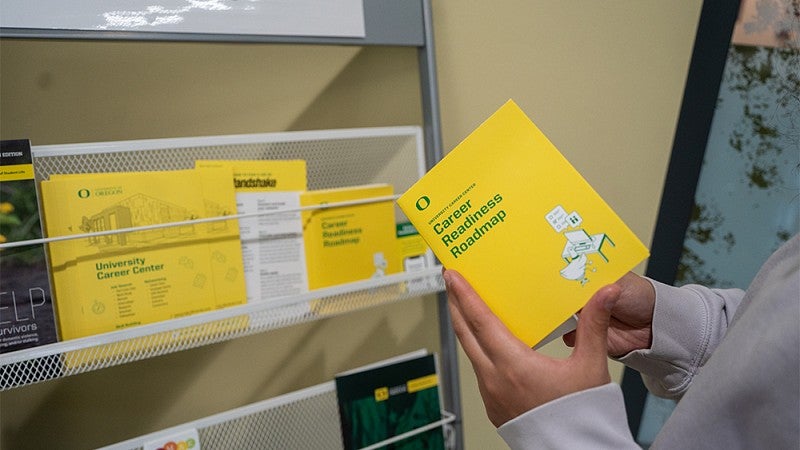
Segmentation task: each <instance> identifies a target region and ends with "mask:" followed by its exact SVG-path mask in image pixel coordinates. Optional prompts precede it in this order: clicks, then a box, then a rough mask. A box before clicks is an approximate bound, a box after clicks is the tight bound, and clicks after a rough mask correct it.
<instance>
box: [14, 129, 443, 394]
mask: <svg viewBox="0 0 800 450" xmlns="http://www.w3.org/2000/svg"><path fill="white" fill-rule="evenodd" d="M197 159H304V160H306V161H307V169H308V182H309V189H321V188H329V187H341V186H349V185H357V184H367V183H374V182H388V183H391V184H392V185H393V186H394V188H395V191H396V192H401V191H404V190H405V189H407V188H408V187H410V185H411V184H413V182H414V181H415V180H416V179H417V178H418V177H419V175H420V174H421V173H422V172H423V171H424V165H423V164H422V161H423V160H424V157H423V155H422V137H421V131H420V129H419V128H417V127H388V128H369V129H345V130H324V131H308V132H293V133H271V134H258V135H238V136H216V137H203V138H185V139H183V138H182V139H160V140H144V141H122V142H113V143H96V144H86V145H79V144H70V145H64V146H43V147H37V148H34V170H35V172H36V177H37V180H39V181H40V180H43V179H47V178H48V177H49V175H50V174H54V173H89V172H114V171H120V172H122V171H144V170H170V169H183V168H190V167H193V165H194V161H195V160H197ZM378 200H382V201H387V200H391V199H378ZM396 214H397V217H398V220H400V221H402V220H404V216H403V215H402V212H401V211H400V210H399V208H398V209H396ZM230 219H231V217H227V218H225V220H230ZM127 231H130V230H117V232H127ZM73 238H74V237H73ZM56 239H61V238H60V237H48V238H45V239H43V240H41V241H43V242H47V241H48V240H56ZM440 274H441V268H440V267H439V268H437V267H433V268H428V269H425V270H422V271H419V272H413V273H400V274H392V275H388V276H385V277H382V278H378V279H370V280H364V281H359V282H354V283H349V284H344V285H339V286H334V287H331V288H325V289H320V290H315V291H312V292H308V293H305V294H301V295H295V296H290V297H281V298H275V299H270V300H269V301H268V302H265V303H252V304H246V305H241V306H235V307H230V308H226V309H221V310H216V311H212V312H208V313H203V314H197V315H193V316H188V317H183V318H180V319H173V320H169V321H164V322H158V323H152V324H147V325H142V326H139V327H135V328H130V329H124V330H120V331H115V332H111V333H105V334H101V335H95V336H90V337H86V338H81V339H72V340H68V341H64V342H58V343H55V344H50V345H46V346H41V347H35V348H31V349H26V350H20V351H16V352H12V353H9V354H3V355H0V390H7V389H11V388H15V387H19V386H24V385H27V384H31V383H36V382H39V381H44V380H48V379H53V378H59V377H64V376H69V375H74V374H78V373H83V372H87V371H91V370H96V369H100V368H104V367H110V366H114V365H118V364H124V363H127V362H131V361H137V360H141V359H146V358H151V357H154V356H158V355H163V354H167V353H172V352H176V351H181V350H185V349H189V348H195V347H199V346H203V345H207V344H211V343H216V342H222V341H226V340H230V339H235V338H238V337H242V336H246V335H250V334H255V333H261V332H264V331H268V330H272V329H277V328H281V327H287V326H291V325H295V324H299V323H303V322H308V321H313V320H317V319H320V318H325V317H331V316H334V315H338V314H344V313H347V312H351V311H355V310H358V309H363V308H367V307H372V306H377V305H381V304H386V303H389V302H394V301H400V300H405V299H410V298H417V297H419V296H420V295H424V294H429V293H434V292H439V291H441V290H443V288H444V286H443V283H442V280H441V275H440ZM56 301H57V299H56Z"/></svg>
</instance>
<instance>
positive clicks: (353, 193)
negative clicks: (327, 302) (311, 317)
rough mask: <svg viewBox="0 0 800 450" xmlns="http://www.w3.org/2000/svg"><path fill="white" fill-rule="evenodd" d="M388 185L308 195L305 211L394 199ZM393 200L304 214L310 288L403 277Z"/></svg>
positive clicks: (304, 197) (303, 202)
mask: <svg viewBox="0 0 800 450" xmlns="http://www.w3.org/2000/svg"><path fill="white" fill-rule="evenodd" d="M392 194H393V189H392V186H391V185H389V184H370V185H361V186H349V187H344V188H334V189H321V190H315V191H308V192H305V193H303V194H302V195H301V196H300V204H301V205H302V206H313V205H324V204H327V203H338V202H347V201H357V200H365V199H370V198H375V197H389V196H392ZM395 227H396V224H395V216H394V203H393V202H392V201H391V199H390V200H385V201H377V202H374V203H363V204H358V205H350V206H333V207H330V208H321V209H312V210H307V211H303V235H304V239H305V250H306V264H307V266H308V287H309V289H319V288H323V287H328V286H333V285H337V284H342V283H349V282H353V281H360V280H366V279H369V278H373V277H381V276H383V275H387V274H391V273H398V272H401V271H402V262H401V261H400V249H399V244H398V242H397V236H396V231H395Z"/></svg>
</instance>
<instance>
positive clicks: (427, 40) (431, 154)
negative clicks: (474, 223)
mask: <svg viewBox="0 0 800 450" xmlns="http://www.w3.org/2000/svg"><path fill="white" fill-rule="evenodd" d="M364 24H365V36H364V37H363V38H349V37H318V36H273V35H259V34H247V35H235V34H213V33H158V32H128V31H76V30H59V29H22V28H0V37H2V38H26V39H32V38H35V39H82V40H84V39H90V40H136V41H183V42H186V41H194V42H241V43H275V44H319V45H353V46H406V47H414V48H416V49H417V52H418V67H419V75H420V83H421V87H420V96H421V104H422V116H423V127H422V130H421V135H422V140H423V142H424V161H422V162H420V167H422V168H423V169H427V168H430V167H432V166H433V165H434V164H435V163H436V162H437V161H438V160H439V159H441V157H442V144H441V132H440V128H439V106H438V92H437V82H436V72H435V58H434V47H433V30H432V20H431V7H430V2H429V1H428V0H365V1H364ZM340 150H341V147H340V148H338V149H337V150H335V151H333V152H332V153H330V154H326V155H322V154H320V155H318V156H319V158H327V159H322V160H320V161H319V164H320V165H325V164H328V163H330V162H331V161H336V160H338V158H339V156H340V155H339V151H340ZM53 156H54V157H58V156H57V155H53ZM114 156H115V157H119V156H121V154H115V155H114ZM231 157H233V155H231ZM237 157H238V158H244V157H246V156H245V155H244V154H239V153H237ZM262 157H266V156H262ZM35 158H36V159H35V162H34V164H35V168H36V171H37V174H38V175H39V176H46V174H47V173H51V172H48V171H47V169H46V167H47V166H48V164H50V163H51V160H49V159H48V158H50V156H44V155H42V154H40V153H38V151H37V153H36V155H35ZM80 158H82V156H76V162H75V164H76V166H77V165H80ZM53 161H55V160H53ZM63 161H65V160H63V159H62V160H60V161H59V163H62V162H63ZM164 162H165V161H164V160H161V161H157V162H156V161H155V160H154V164H155V165H154V168H156V169H158V170H167V169H169V168H170V167H168V166H164V165H163V163H164ZM311 162H312V160H309V163H311ZM361 164H363V161H362V159H359V160H358V162H357V163H356V164H355V167H356V168H357V167H360V165H361ZM361 167H363V166H361ZM88 170H91V169H88ZM94 170H97V168H95V169H94ZM392 172H394V170H392ZM412 173H414V174H415V175H416V174H418V172H417V171H416V170H415V171H413V172H412ZM314 179H315V176H314V175H313V174H312V169H311V167H309V188H318V187H329V186H331V185H327V184H326V183H325V182H324V181H313V180H314ZM317 180H323V179H317ZM382 181H385V180H382ZM314 183H319V184H314ZM341 183H342V184H357V183H355V182H350V181H345V180H342V181H341ZM396 189H398V191H399V190H400V189H402V188H401V187H398V186H396ZM437 270H438V269H436V268H434V269H431V270H430V271H429V272H424V273H414V274H404V275H398V276H397V277H396V278H390V277H387V279H386V280H385V281H386V282H387V283H388V284H387V285H385V286H401V285H403V284H405V283H408V281H415V280H416V281H419V280H424V279H429V280H438V281H436V283H435V284H434V285H433V286H434V287H433V288H432V289H431V290H430V292H434V291H438V292H439V294H438V297H437V301H438V304H439V321H440V327H439V328H440V343H441V354H440V363H441V365H440V369H441V376H442V383H441V389H442V393H443V401H444V405H443V406H444V409H445V410H447V411H450V412H451V413H452V414H454V415H455V417H456V419H454V420H453V422H452V426H453V428H454V439H453V446H454V447H455V448H462V447H463V444H462V433H461V429H460V421H459V420H458V419H457V417H458V416H459V414H460V409H461V406H460V397H459V394H458V385H459V382H458V364H457V360H456V340H455V335H454V333H453V331H452V328H451V327H450V322H449V312H448V309H447V302H446V298H445V296H444V295H443V294H442V293H441V289H442V285H441V281H440V279H439V278H438V275H437V274H434V273H435V272H436V271H437ZM414 285H417V284H416V283H415V284H414ZM381 286H384V285H381ZM375 288H376V286H373V285H367V284H358V283H356V284H354V285H353V286H347V287H344V289H345V291H344V292H340V291H338V290H331V291H328V290H325V291H324V292H317V293H316V297H315V298H326V299H330V300H329V301H335V302H345V300H343V299H344V298H347V299H348V300H346V301H352V302H354V303H355V304H367V305H372V304H376V303H380V301H376V296H375V295H374V293H375ZM337 289H341V288H337ZM422 293H424V292H422ZM420 294H421V293H420V292H415V291H408V290H407V291H406V292H405V293H401V294H400V295H398V296H393V297H392V298H391V299H393V300H397V299H403V298H410V297H413V296H419V295H420ZM377 297H378V298H380V299H384V297H382V296H377ZM303 301H308V299H306V298H297V299H291V300H287V302H286V304H284V305H281V306H280V307H277V308H270V309H272V311H271V312H270V313H268V315H267V316H268V317H267V318H265V319H263V320H261V319H259V318H258V316H259V314H260V313H261V311H259V310H258V308H257V306H258V305H244V306H242V307H237V308H230V309H229V310H220V311H215V312H212V313H207V314H204V315H198V316H196V317H195V316H192V317H187V318H185V319H180V321H178V322H172V321H170V322H169V325H164V324H152V325H148V326H144V327H140V328H141V329H140V332H141V334H135V335H132V336H131V335H128V333H130V331H127V330H123V331H120V332H116V333H108V334H106V335H102V338H98V339H101V341H93V342H89V341H86V340H84V339H78V340H73V341H67V342H62V343H58V344H53V345H48V346H44V347H39V348H35V349H30V350H25V351H23V352H15V353H12V354H9V355H2V356H0V379H1V380H2V382H3V388H4V389H8V388H13V387H17V386H23V385H26V384H29V383H33V382H38V381H42V380H43V379H48V378H57V377H61V376H64V375H69V374H71V373H64V371H63V369H60V367H61V365H60V364H61V360H62V358H63V355H64V354H66V353H69V352H73V351H87V349H97V348H106V349H107V348H108V346H109V345H123V344H120V343H125V342H128V343H130V342H132V340H135V339H147V340H148V344H152V343H153V342H152V341H150V340H151V339H156V341H157V340H158V339H161V336H163V335H164V334H165V333H166V334H172V335H173V336H174V335H175V334H176V333H177V334H178V335H181V334H182V333H183V334H184V335H185V336H189V337H188V338H187V339H185V340H186V341H187V342H192V344H191V345H187V346H186V347H183V345H184V344H180V345H178V346H176V347H175V348H170V349H169V350H168V351H175V350H180V349H182V348H190V347H191V346H196V345H203V344H205V343H211V342H217V341H218V340H221V339H230V338H235V337H238V336H239V335H240V334H238V333H240V332H239V331H236V332H232V331H231V332H224V333H222V334H224V336H216V337H212V338H210V339H208V341H203V342H201V343H199V344H198V343H196V342H195V340H194V338H193V336H198V335H201V334H202V333H195V332H194V330H195V328H193V327H197V326H217V329H221V330H236V329H242V328H243V327H236V326H227V325H226V326H222V327H219V323H220V321H231V320H234V321H235V320H237V319H236V318H237V317H242V316H248V317H249V318H250V319H249V320H252V321H253V322H256V323H259V322H260V323H263V324H264V325H263V326H262V327H261V328H260V329H258V330H256V331H254V332H258V331H264V330H267V329H271V328H274V327H276V326H289V325H292V324H294V323H300V322H303V321H307V320H314V319H315V318H314V317H294V318H293V319H284V318H283V317H282V316H281V315H280V314H279V313H276V311H279V310H280V309H281V308H282V307H291V306H293V305H294V304H296V303H297V302H303ZM239 308H240V309H239ZM273 314H274V315H273ZM196 321H197V322H196ZM213 324H217V325H213ZM165 326H166V327H167V328H162V327H165ZM256 328H258V327H256ZM246 329H247V330H253V327H252V326H250V327H246ZM206 331H207V330H206ZM248 332H249V331H248ZM212 334H213V333H212ZM86 339H93V338H86ZM204 339H205V338H204ZM138 345H139V344H137V348H139V347H138ZM145 347H146V348H151V347H155V348H159V345H155V346H152V345H147V346H145ZM111 353H112V354H113V355H116V356H113V357H112V358H111V361H109V359H108V358H106V359H103V358H102V357H101V358H99V360H100V361H106V362H103V363H101V364H120V363H124V362H127V361H132V360H138V359H143V358H148V357H150V356H152V354H149V353H146V352H145V353H138V352H128V353H127V354H126V353H125V352H117V351H116V350H114V351H112V352H111ZM95 356H97V355H95ZM94 368H96V367H94V366H88V367H87V366H85V365H84V366H83V368H79V369H78V370H79V371H83V370H91V369H94ZM26 374H33V375H26ZM315 429H316V428H315Z"/></svg>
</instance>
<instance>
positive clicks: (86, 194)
mask: <svg viewBox="0 0 800 450" xmlns="http://www.w3.org/2000/svg"><path fill="white" fill-rule="evenodd" d="M78 197H80V198H89V190H88V189H81V190H79V191H78Z"/></svg>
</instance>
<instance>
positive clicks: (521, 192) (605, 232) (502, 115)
mask: <svg viewBox="0 0 800 450" xmlns="http://www.w3.org/2000/svg"><path fill="white" fill-rule="evenodd" d="M398 204H399V206H400V208H401V209H402V210H403V211H404V212H405V213H406V215H407V216H408V218H409V220H411V222H412V223H413V224H414V226H416V228H417V229H418V230H419V232H420V234H422V236H423V237H424V238H425V240H426V241H427V242H428V245H430V247H431V249H432V250H433V252H434V253H435V254H436V256H437V257H438V258H439V260H440V261H441V262H442V264H443V265H444V266H445V267H447V268H449V269H454V270H457V271H458V272H460V273H461V274H462V275H463V276H464V277H465V278H466V279H467V280H468V281H469V282H470V284H472V286H473V287H474V288H475V290H476V291H477V292H478V294H480V296H481V297H482V298H483V299H484V300H485V301H486V303H487V304H488V305H489V307H490V308H491V309H492V311H494V313H495V314H497V315H498V316H499V317H500V319H501V320H502V321H503V322H504V323H505V324H506V325H507V326H508V327H509V329H510V330H511V331H512V332H513V333H514V334H515V335H516V336H517V337H519V338H520V339H521V340H522V341H524V342H525V343H526V344H528V345H530V346H533V345H534V344H537V343H539V342H540V341H541V340H542V339H543V338H545V337H546V336H547V335H548V334H550V332H552V331H553V330H555V329H556V328H557V327H558V326H559V325H561V324H562V323H563V322H565V321H566V320H567V319H569V318H570V316H571V315H572V314H574V313H575V312H577V311H578V310H579V309H580V308H581V307H583V305H584V304H585V303H586V301H587V300H588V299H589V298H590V297H591V296H592V294H593V293H594V292H595V291H596V290H597V289H599V288H600V287H602V286H604V285H606V284H610V283H613V282H615V281H616V280H617V279H619V278H620V277H621V276H622V275H624V274H625V273H626V272H628V271H629V270H631V269H632V268H633V267H635V266H636V265H637V264H638V263H639V262H641V261H642V260H644V259H645V258H647V256H648V250H647V248H646V247H645V246H644V245H643V244H642V243H641V242H640V241H639V239H638V238H637V237H636V236H635V235H634V234H633V233H632V232H631V230H630V229H629V228H628V227H627V226H626V225H625V224H624V223H623V222H622V220H621V219H620V218H619V217H618V216H617V215H616V214H615V213H614V211H613V210H612V209H611V208H610V207H609V206H608V205H607V204H606V203H605V202H604V201H603V199H602V198H600V196H599V195H598V194H597V193H596V192H595V191H594V189H592V187H591V186H590V185H589V184H588V183H587V182H586V180H584V179H583V177H582V176H581V175H580V174H579V173H578V172H577V171H576V170H575V168H573V167H572V165H570V163H569V162H568V161H567V160H566V159H565V158H564V157H563V156H562V155H561V153H559V151H558V150H557V149H556V147H555V146H554V145H553V144H552V143H551V142H550V141H549V140H548V139H547V137H546V136H545V135H544V134H543V133H542V132H541V131H540V130H539V129H538V128H537V127H536V125H534V124H533V122H531V120H530V119H529V118H528V117H527V116H526V115H525V113H524V112H523V111H522V110H521V109H520V108H519V107H518V106H517V105H516V104H515V103H514V102H513V101H508V102H507V103H506V104H505V105H503V106H502V107H501V108H500V109H498V110H497V111H496V112H495V113H494V114H492V116H491V117H489V118H488V119H487V120H486V121H485V122H484V123H483V124H481V125H480V126H479V127H478V128H477V129H476V130H475V131H473V132H472V133H471V134H470V135H469V136H468V137H467V138H466V139H464V140H463V141H462V142H461V143H460V144H459V145H458V146H456V147H455V148H454V149H453V150H452V151H451V152H450V153H448V154H447V155H446V156H445V157H444V158H443V159H442V160H441V161H440V162H439V163H438V164H437V165H436V166H435V167H433V168H432V169H431V170H430V171H429V172H428V173H427V174H426V175H425V176H423V177H422V178H421V179H420V180H419V181H418V182H417V183H415V184H414V185H413V186H412V187H411V188H410V189H408V191H407V192H405V193H404V194H403V195H402V196H401V197H400V199H399V200H398Z"/></svg>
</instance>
